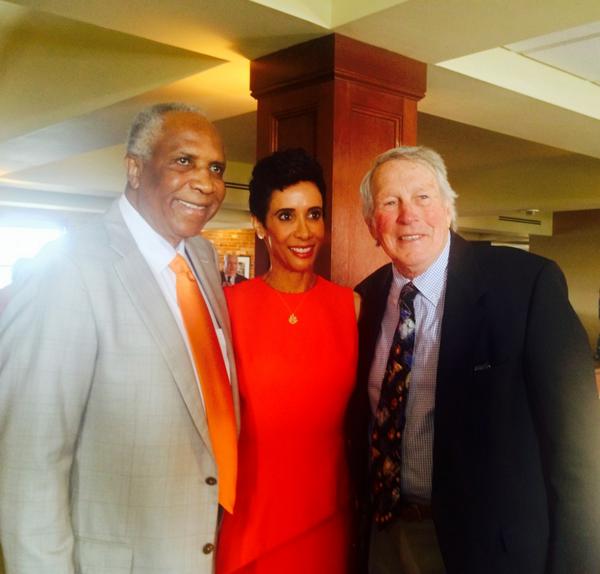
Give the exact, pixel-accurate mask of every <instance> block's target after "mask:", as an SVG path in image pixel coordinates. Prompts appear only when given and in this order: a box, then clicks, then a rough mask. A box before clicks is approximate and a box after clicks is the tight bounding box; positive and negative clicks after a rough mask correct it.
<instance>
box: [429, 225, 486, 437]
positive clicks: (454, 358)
mask: <svg viewBox="0 0 600 574" xmlns="http://www.w3.org/2000/svg"><path fill="white" fill-rule="evenodd" d="M476 249H477V248H476V247H474V246H472V245H470V244H469V243H468V242H467V241H465V240H464V239H462V238H461V237H459V236H458V235H455V234H452V243H451V247H450V256H449V260H448V280H447V283H446V295H445V300H444V316H443V320H442V330H441V338H440V351H439V359H438V371H437V384H436V407H435V418H436V422H435V425H436V433H437V432H438V430H441V429H442V428H444V426H445V423H448V424H452V423H451V422H450V421H452V420H456V419H453V417H455V416H460V404H462V397H463V388H464V385H465V383H466V382H467V381H468V380H469V377H470V376H471V374H472V369H473V367H474V361H476V356H477V349H478V348H480V346H481V343H482V342H481V341H480V340H479V339H480V338H481V336H482V333H484V332H485V330H484V329H483V323H484V321H485V314H484V311H483V305H482V302H483V297H484V295H485V282H484V275H483V270H482V269H481V268H480V266H479V265H478V263H477V258H476V256H475V250H476Z"/></svg>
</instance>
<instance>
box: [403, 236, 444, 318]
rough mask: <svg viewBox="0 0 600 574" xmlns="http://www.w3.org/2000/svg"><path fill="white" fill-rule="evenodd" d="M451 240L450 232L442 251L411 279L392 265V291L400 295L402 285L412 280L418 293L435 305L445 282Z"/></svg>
mask: <svg viewBox="0 0 600 574" xmlns="http://www.w3.org/2000/svg"><path fill="white" fill-rule="evenodd" d="M451 241H452V234H451V233H448V241H446V245H445V246H444V249H442V252H441V253H440V254H439V255H438V257H437V259H436V260H435V261H434V262H433V263H432V264H431V265H430V266H429V267H428V268H427V269H426V270H425V271H424V272H423V273H421V275H418V276H417V277H415V278H413V279H412V280H411V279H409V278H408V277H405V276H404V275H402V273H400V271H398V269H396V266H395V265H392V270H393V280H392V286H393V287H394V292H396V291H397V293H398V295H397V296H399V295H400V291H401V290H402V287H404V285H406V284H407V283H410V281H412V283H413V285H414V286H415V287H416V288H417V289H418V290H419V293H420V294H421V295H423V297H425V298H426V299H427V300H428V301H429V302H430V303H431V304H432V305H434V306H437V304H438V302H439V300H440V297H441V296H442V293H443V291H444V286H445V284H446V275H447V270H448V257H449V254H450V242H451Z"/></svg>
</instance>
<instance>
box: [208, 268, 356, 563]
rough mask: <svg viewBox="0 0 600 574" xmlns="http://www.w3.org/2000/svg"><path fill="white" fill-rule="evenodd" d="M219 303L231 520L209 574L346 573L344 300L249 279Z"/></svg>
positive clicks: (348, 318) (350, 379)
mask: <svg viewBox="0 0 600 574" xmlns="http://www.w3.org/2000/svg"><path fill="white" fill-rule="evenodd" d="M225 294H226V297H227V304H228V307H229V313H230V316H231V322H232V329H233V346H234V349H235V353H236V365H237V374H238V381H239V389H240V398H241V424H242V427H241V433H240V441H239V464H238V487H237V496H236V504H235V510H234V514H233V515H230V514H228V513H224V519H223V523H222V526H221V531H220V535H219V542H218V547H217V574H229V573H234V572H235V573H237V574H283V573H285V574H296V573H298V574H346V573H347V572H348V555H349V550H350V527H351V523H350V509H349V484H348V483H349V480H348V469H347V466H346V460H345V451H344V435H343V420H344V415H345V411H346V406H347V403H348V399H349V398H350V394H351V392H352V389H353V386H354V382H355V370H356V361H357V330H356V319H355V313H354V299H353V294H352V291H351V290H350V289H347V288H344V287H339V286H338V285H334V284H333V283H330V282H329V281H327V280H325V279H323V278H321V277H319V278H318V279H317V282H316V284H315V286H314V287H313V288H312V289H310V290H308V291H306V292H305V293H281V292H279V291H276V290H274V289H273V288H272V287H270V286H269V285H267V283H265V282H264V281H263V280H262V279H253V280H250V281H246V282H244V283H240V284H239V285H236V286H235V287H231V288H226V289H225ZM292 312H293V313H294V314H295V315H296V317H297V319H298V322H297V323H296V324H290V322H289V321H288V317H289V316H290V314H291V313H292Z"/></svg>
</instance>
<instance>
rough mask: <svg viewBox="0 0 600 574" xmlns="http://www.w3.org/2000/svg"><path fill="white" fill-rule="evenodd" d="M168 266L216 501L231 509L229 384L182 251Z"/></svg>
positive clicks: (233, 455) (233, 437) (233, 466)
mask: <svg viewBox="0 0 600 574" xmlns="http://www.w3.org/2000/svg"><path fill="white" fill-rule="evenodd" d="M169 267H170V268H171V269H172V270H173V272H174V273H175V275H176V289H177V304H178V305H179V310H180V311H181V316H182V318H183V324H184V325H185V330H186V331H187V334H188V340H189V343H190V347H191V350H192V356H193V357H194V364H195V365H196V371H197V373H198V378H199V379H200V387H201V388H202V397H203V399H204V408H205V410H206V419H207V423H208V433H209V435H210V442H211V445H212V449H213V453H214V455H215V461H216V464H217V470H218V473H219V474H218V476H219V504H220V505H221V506H222V507H223V508H225V510H227V512H229V513H233V506H234V503H235V488H236V475H237V430H236V424H235V414H234V410H233V398H232V395H231V385H230V384H229V378H228V377H227V369H226V368H225V362H224V361H223V354H222V353H221V347H220V345H219V340H218V339H217V335H216V333H215V328H214V325H213V322H212V318H211V316H210V312H209V311H208V307H207V306H206V303H205V301H204V297H203V296H202V293H201V292H200V289H199V287H198V284H197V283H196V278H195V277H194V274H193V273H192V271H191V270H190V268H189V267H188V264H187V262H186V260H185V259H184V258H183V257H182V256H181V255H176V256H175V259H173V261H171V263H170V265H169Z"/></svg>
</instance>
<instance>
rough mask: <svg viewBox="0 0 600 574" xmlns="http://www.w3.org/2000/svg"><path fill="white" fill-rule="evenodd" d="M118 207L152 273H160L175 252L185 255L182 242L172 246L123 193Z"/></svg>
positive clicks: (171, 259) (173, 256)
mask: <svg viewBox="0 0 600 574" xmlns="http://www.w3.org/2000/svg"><path fill="white" fill-rule="evenodd" d="M119 209H120V210H121V215H122V216H123V219H124V220H125V225H127V228H128V229H129V231H130V232H131V235H133V239H134V241H135V243H136V245H137V246H138V249H139V250H140V251H141V252H142V255H143V257H144V259H145V260H146V262H147V263H148V265H149V266H150V269H152V271H153V272H154V273H162V272H163V271H164V269H165V268H166V267H168V266H169V263H171V261H173V259H174V258H175V255H176V254H177V253H180V254H181V255H185V245H184V242H183V241H180V242H179V245H177V248H175V247H173V246H172V245H171V244H170V243H169V242H168V241H167V240H166V239H165V238H164V237H163V236H162V235H160V234H159V233H157V232H156V231H155V230H154V229H153V228H152V227H151V225H150V224H149V223H148V222H147V221H146V220H145V219H144V218H143V217H142V216H141V215H140V213H139V212H138V211H137V209H135V207H133V205H132V204H131V203H130V201H129V200H128V199H127V196H126V195H125V194H123V195H122V196H121V197H120V199H119Z"/></svg>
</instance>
